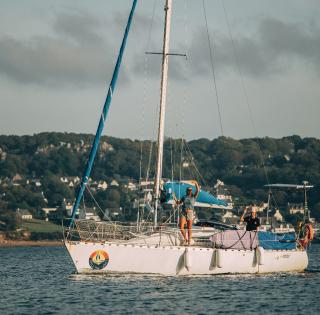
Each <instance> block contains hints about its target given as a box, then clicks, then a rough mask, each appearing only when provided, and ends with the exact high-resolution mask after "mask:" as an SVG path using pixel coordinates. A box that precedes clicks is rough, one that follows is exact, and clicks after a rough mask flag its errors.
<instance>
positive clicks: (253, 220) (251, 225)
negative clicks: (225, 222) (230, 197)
mask: <svg viewBox="0 0 320 315" xmlns="http://www.w3.org/2000/svg"><path fill="white" fill-rule="evenodd" d="M250 208H251V214H250V215H248V216H245V215H246V213H247V211H248V207H245V208H244V211H243V215H242V216H241V218H240V222H243V221H244V222H246V223H247V225H246V231H258V229H259V226H260V219H259V218H258V217H257V210H256V209H255V207H254V206H253V205H251V206H250Z"/></svg>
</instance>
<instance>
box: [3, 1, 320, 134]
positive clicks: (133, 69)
mask: <svg viewBox="0 0 320 315" xmlns="http://www.w3.org/2000/svg"><path fill="white" fill-rule="evenodd" d="M222 1H223V4H224V6H225V8H226V12H227V16H228V20H229V23H230V30H231V35H232V37H233V39H234V45H232V40H231V36H230V33H229V29H228V26H227V25H228V24H227V19H226V16H225V14H224V10H223V6H222ZM173 2H174V7H173V17H172V36H171V51H172V52H178V53H187V55H188V59H187V60H185V59H184V58H182V57H171V59H170V70H169V77H170V78H169V88H168V89H169V95H168V107H167V113H166V115H167V122H166V135H167V136H173V137H181V136H183V137H185V138H187V139H197V138H202V137H206V138H210V139H212V138H215V137H217V136H220V135H221V130H220V125H219V116H218V110H217V102H216V95H215V91H214V86H213V80H212V74H211V68H210V57H209V56H210V55H209V48H208V47H209V46H208V40H207V33H206V28H205V19H204V15H203V7H202V0H173ZM131 3H132V1H129V0H108V1H105V0H91V1H86V0H77V1H70V0H47V1H42V0H0V134H17V135H22V134H33V133H38V132H43V131H60V132H65V131H66V132H77V133H78V132H83V133H95V131H96V127H97V124H98V119H99V116H100V111H101V108H102V105H103V103H104V99H105V95H106V88H107V86H108V85H109V81H110V78H111V75H112V71H113V67H114V63H115V60H116V57H117V53H118V49H119V46H120V43H121V40H122V35H123V32H124V28H125V24H126V19H127V16H128V13H129V10H130V7H131ZM163 3H164V1H163V0H140V1H138V6H137V10H136V15H135V17H134V21H133V25H132V29H131V32H130V34H129V41H128V45H127V48H126V51H125V55H124V59H123V66H122V68H121V73H120V76H119V81H118V86H117V89H116V93H115V95H114V98H113V102H112V104H111V108H110V112H109V117H108V120H107V126H106V129H105V131H104V134H106V135H111V136H116V137H128V138H135V139H141V138H143V139H150V138H154V137H155V132H156V127H157V124H156V123H155V122H156V114H157V111H158V103H159V86H160V62H161V60H160V57H159V56H150V55H145V51H147V50H149V51H160V50H161V47H162V28H163V26H162V25H163ZM205 3H206V9H207V17H208V24H209V32H210V38H211V41H212V45H213V48H214V49H213V51H214V65H215V71H216V79H217V80H216V82H217V89H218V97H219V103H220V106H221V116H222V126H223V133H224V135H225V136H230V137H234V138H246V137H255V136H259V137H262V136H270V137H282V136H287V135H292V134H298V135H300V136H303V137H309V136H310V137H320V128H319V127H318V126H319V117H320V103H319V100H320V25H319V24H320V23H319V16H320V2H319V1H318V0H306V1H301V0H281V1H279V0H268V1H266V0H206V1H205ZM153 12H154V15H153ZM153 16H154V18H152V17H153ZM148 38H150V40H148ZM234 48H235V49H234ZM239 73H241V74H242V79H243V82H244V85H245V89H243V87H242V83H241V76H240V74H239ZM245 93H247V96H248V102H247V100H246V96H245ZM248 105H249V106H248ZM251 118H252V119H251ZM252 121H253V122H254V123H252ZM253 125H255V127H254V126H253Z"/></svg>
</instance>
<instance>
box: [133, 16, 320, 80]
mask: <svg viewBox="0 0 320 315" xmlns="http://www.w3.org/2000/svg"><path fill="white" fill-rule="evenodd" d="M233 37H234V46H235V50H234V48H233V44H232V41H231V39H230V38H229V37H226V36H225V34H221V33H219V32H213V31H212V30H210V38H211V44H212V45H213V54H214V66H215V70H216V71H217V72H218V73H222V72H224V73H225V72H229V71H233V70H235V69H236V67H237V65H238V66H239V67H240V69H241V71H242V73H244V74H245V75H248V76H250V77H253V78H257V77H267V76H270V75H277V74H281V73H284V72H286V71H289V69H290V67H292V66H294V65H295V64H296V63H298V64H303V65H308V66H309V67H310V69H312V70H315V71H316V73H317V74H318V75H320V54H319V51H320V32H319V29H318V28H316V27H314V28H313V29H312V30H310V29H307V28H306V27H304V26H303V25H299V24H293V23H284V22H282V21H279V20H276V19H270V18H268V19H267V18H266V19H263V20H261V21H260V22H259V25H258V27H257V32H256V33H255V34H254V35H252V36H244V35H241V34H237V35H236V34H233ZM183 46H184V45H183V44H182V43H180V44H179V43H178V47H180V48H181V49H180V50H181V51H184V50H185V49H184V48H183ZM150 58H156V57H150ZM150 58H149V59H150ZM188 60H189V61H188V64H189V65H188V67H189V70H188V71H189V72H190V73H191V74H192V77H194V76H204V75H205V76H207V75H208V74H209V73H210V71H211V70H210V55H209V44H208V39H207V34H206V32H205V30H204V29H203V28H201V29H200V28H198V29H197V30H196V31H195V32H194V34H193V36H192V38H191V42H190V48H189V52H188ZM183 62H184V61H183V60H181V59H179V58H175V57H173V58H171V61H170V63H171V72H172V77H173V78H175V79H181V78H185V77H186V76H185V75H184V74H183V73H182V71H181V69H183V67H184V65H183ZM149 63H150V65H149V64H148V67H149V68H148V69H149V72H150V74H151V75H154V76H159V63H158V62H153V61H150V62H149ZM172 68H173V69H172ZM142 69H144V67H143V60H141V59H139V58H136V63H135V65H134V67H133V70H134V71H135V72H136V73H139V74H142V73H143V72H142ZM189 77H191V76H189Z"/></svg>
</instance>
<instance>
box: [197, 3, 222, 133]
mask: <svg viewBox="0 0 320 315" xmlns="http://www.w3.org/2000/svg"><path fill="white" fill-rule="evenodd" d="M202 7H203V13H204V19H205V22H206V23H205V24H206V31H207V38H208V45H209V52H210V64H211V72H212V78H213V84H214V89H215V94H216V101H217V107H218V114H219V122H220V129H221V135H222V136H223V135H224V133H223V126H222V116H221V106H220V100H219V94H218V88H217V80H216V73H215V69H214V62H213V60H214V52H213V49H214V47H213V45H211V40H210V34H209V27H208V20H207V13H206V6H205V0H202Z"/></svg>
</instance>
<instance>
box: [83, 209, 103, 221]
mask: <svg viewBox="0 0 320 315" xmlns="http://www.w3.org/2000/svg"><path fill="white" fill-rule="evenodd" d="M79 219H80V220H93V221H101V219H100V217H99V216H98V215H97V213H96V208H95V207H93V208H85V209H83V208H81V209H80V211H79Z"/></svg>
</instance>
